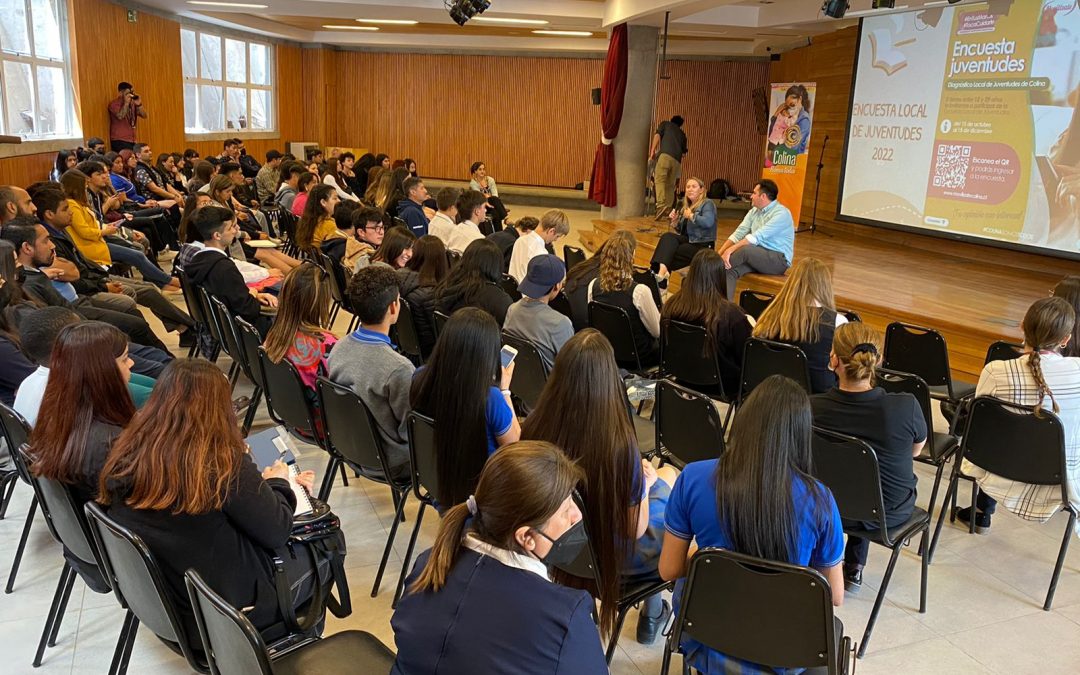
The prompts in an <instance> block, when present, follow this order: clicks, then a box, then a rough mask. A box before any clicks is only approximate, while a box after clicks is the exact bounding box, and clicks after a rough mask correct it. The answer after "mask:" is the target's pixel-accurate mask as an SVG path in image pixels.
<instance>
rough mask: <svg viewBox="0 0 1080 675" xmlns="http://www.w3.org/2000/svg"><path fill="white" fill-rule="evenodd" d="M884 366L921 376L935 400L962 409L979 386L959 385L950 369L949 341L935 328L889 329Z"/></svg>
mask: <svg viewBox="0 0 1080 675" xmlns="http://www.w3.org/2000/svg"><path fill="white" fill-rule="evenodd" d="M881 366H882V367H883V368H887V369H888V370H896V371H900V372H902V373H911V374H913V375H918V376H919V377H921V378H922V379H923V380H925V381H926V384H927V385H928V386H929V387H930V395H931V396H932V397H933V398H936V399H939V400H944V401H949V402H950V403H952V404H954V405H958V404H959V403H960V400H961V399H964V398H967V397H969V396H971V395H972V394H974V393H975V385H973V384H968V383H966V382H955V381H954V380H953V378H952V369H950V367H949V348H948V346H947V345H946V344H945V338H944V337H942V336H941V333H939V332H937V331H936V330H934V329H933V328H924V327H922V326H914V325H911V324H906V323H900V322H898V321H894V322H893V323H890V324H889V325H888V326H887V327H886V328H885V355H884V357H883V359H882V364H881Z"/></svg>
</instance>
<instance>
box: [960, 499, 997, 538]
mask: <svg viewBox="0 0 1080 675" xmlns="http://www.w3.org/2000/svg"><path fill="white" fill-rule="evenodd" d="M953 513H954V514H955V515H956V519H957V520H959V521H960V522H961V523H963V524H964V525H968V526H970V523H971V507H970V506H967V507H964V508H962V509H955V510H954V511H953ZM975 534H990V514H989V513H983V512H981V511H978V512H976V514H975Z"/></svg>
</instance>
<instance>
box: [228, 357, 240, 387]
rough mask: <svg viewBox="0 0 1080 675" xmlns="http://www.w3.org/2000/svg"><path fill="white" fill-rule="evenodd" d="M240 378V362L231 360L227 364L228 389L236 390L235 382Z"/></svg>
mask: <svg viewBox="0 0 1080 675" xmlns="http://www.w3.org/2000/svg"><path fill="white" fill-rule="evenodd" d="M239 379H240V362H239V361H233V362H232V365H231V366H229V391H230V392H231V391H235V390H236V382H237V381H238V380H239Z"/></svg>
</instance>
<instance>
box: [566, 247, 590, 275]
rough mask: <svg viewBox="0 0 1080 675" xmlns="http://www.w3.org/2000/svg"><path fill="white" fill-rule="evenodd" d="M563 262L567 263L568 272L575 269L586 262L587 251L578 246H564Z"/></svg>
mask: <svg viewBox="0 0 1080 675" xmlns="http://www.w3.org/2000/svg"><path fill="white" fill-rule="evenodd" d="M562 256H563V262H564V263H566V271H568V272H569V271H570V270H572V269H573V268H574V265H577V264H578V263H583V262H585V251H583V250H581V249H580V248H578V247H577V246H571V245H570V244H564V245H563V247H562Z"/></svg>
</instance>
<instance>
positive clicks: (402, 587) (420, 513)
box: [390, 502, 427, 609]
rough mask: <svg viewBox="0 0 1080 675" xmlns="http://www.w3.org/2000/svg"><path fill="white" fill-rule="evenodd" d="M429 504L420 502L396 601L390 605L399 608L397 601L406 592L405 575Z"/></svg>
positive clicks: (399, 579)
mask: <svg viewBox="0 0 1080 675" xmlns="http://www.w3.org/2000/svg"><path fill="white" fill-rule="evenodd" d="M425 508H427V504H426V503H424V502H421V503H420V509H419V510H418V511H417V512H416V525H414V526H413V531H412V536H411V537H409V547H408V548H407V549H405V560H403V561H402V562H401V575H400V576H398V583H397V590H396V591H394V601H393V602H392V603H390V607H391V608H394V609H397V602H398V600H400V599H401V594H402V593H404V592H405V577H407V576H409V563H410V562H412V554H413V549H414V548H415V547H416V538H417V537H418V536H420V524H421V523H422V522H424V509H425Z"/></svg>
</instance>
